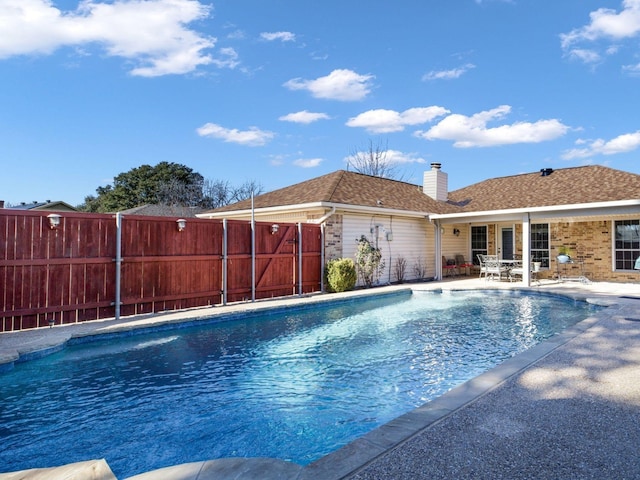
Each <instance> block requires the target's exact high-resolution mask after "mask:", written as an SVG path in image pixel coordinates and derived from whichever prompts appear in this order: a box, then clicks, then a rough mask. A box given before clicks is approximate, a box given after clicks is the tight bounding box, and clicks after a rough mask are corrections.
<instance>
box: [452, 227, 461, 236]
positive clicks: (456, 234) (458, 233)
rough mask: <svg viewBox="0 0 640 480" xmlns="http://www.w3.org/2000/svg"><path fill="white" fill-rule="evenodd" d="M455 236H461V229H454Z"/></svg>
mask: <svg viewBox="0 0 640 480" xmlns="http://www.w3.org/2000/svg"><path fill="white" fill-rule="evenodd" d="M453 234H454V235H455V236H456V237H458V236H459V235H460V230H459V229H457V228H454V229H453Z"/></svg>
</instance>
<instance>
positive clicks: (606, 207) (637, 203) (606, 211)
mask: <svg viewBox="0 0 640 480" xmlns="http://www.w3.org/2000/svg"><path fill="white" fill-rule="evenodd" d="M638 207H640V199H633V200H618V201H614V202H593V203H580V204H571V205H551V206H544V207H532V208H514V209H505V210H485V211H478V212H460V213H444V214H431V215H429V219H430V220H438V221H439V222H440V223H442V224H445V223H456V222H479V221H485V220H488V219H490V220H492V221H502V220H518V219H522V217H523V216H524V215H528V216H529V218H531V219H536V218H564V217H589V216H611V215H627V214H630V213H638Z"/></svg>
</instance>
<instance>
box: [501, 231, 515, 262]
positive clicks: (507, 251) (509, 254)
mask: <svg viewBox="0 0 640 480" xmlns="http://www.w3.org/2000/svg"><path fill="white" fill-rule="evenodd" d="M514 253H515V249H514V242H513V227H502V228H501V229H500V258H502V259H504V260H513V254H514Z"/></svg>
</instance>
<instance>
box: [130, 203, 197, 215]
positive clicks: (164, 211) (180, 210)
mask: <svg viewBox="0 0 640 480" xmlns="http://www.w3.org/2000/svg"><path fill="white" fill-rule="evenodd" d="M200 212H202V208H199V207H182V206H178V205H160V204H153V205H151V204H145V205H140V206H138V207H133V208H130V209H128V210H123V211H121V212H120V213H122V214H124V215H146V216H153V217H186V218H189V217H195V216H196V214H198V213H200Z"/></svg>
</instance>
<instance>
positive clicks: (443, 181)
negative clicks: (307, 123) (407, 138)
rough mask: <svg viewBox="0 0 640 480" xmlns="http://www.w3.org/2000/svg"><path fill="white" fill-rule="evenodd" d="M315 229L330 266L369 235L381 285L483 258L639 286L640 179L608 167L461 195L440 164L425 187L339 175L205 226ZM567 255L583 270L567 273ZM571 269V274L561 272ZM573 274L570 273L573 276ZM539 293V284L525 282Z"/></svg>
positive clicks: (508, 180) (435, 274)
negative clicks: (242, 222)
mask: <svg viewBox="0 0 640 480" xmlns="http://www.w3.org/2000/svg"><path fill="white" fill-rule="evenodd" d="M252 214H253V216H254V218H255V219H256V220H257V221H270V222H295V223H297V222H312V223H319V224H321V225H323V226H324V236H325V237H324V238H325V240H324V243H325V259H326V260H329V259H332V258H340V257H351V258H353V256H354V254H355V249H356V240H357V239H358V238H360V237H361V236H362V235H364V236H366V237H367V238H368V239H369V240H370V241H372V242H373V243H375V244H376V245H377V246H378V247H379V248H380V249H381V251H382V254H383V257H384V259H385V266H386V267H385V272H384V274H383V275H382V277H381V279H380V281H381V282H382V283H390V282H395V281H398V273H399V270H398V268H399V267H398V265H399V264H400V263H404V264H405V273H404V276H403V278H402V279H403V280H415V279H432V278H435V279H439V278H441V277H442V271H443V268H442V267H443V265H442V261H443V260H442V259H443V257H444V258H446V259H453V258H455V256H456V255H462V256H463V257H464V258H465V259H467V260H468V261H474V262H476V261H477V255H478V254H481V253H484V254H497V255H499V256H500V258H505V259H506V258H513V256H518V257H519V258H521V259H522V262H523V265H524V268H525V271H529V267H530V266H531V263H532V262H533V261H536V262H540V264H541V271H540V273H539V277H540V278H551V277H554V276H556V275H558V274H564V275H569V276H573V275H582V274H584V275H586V276H587V277H588V278H589V279H591V280H594V281H616V282H629V281H638V278H639V277H640V271H639V270H635V269H634V267H635V266H636V264H635V262H636V259H637V258H638V257H640V238H639V234H640V175H637V174H633V173H629V172H624V171H620V170H615V169H612V168H608V167H603V166H597V165H592V166H584V167H575V168H563V169H556V170H553V169H550V168H545V169H542V170H540V171H539V172H534V173H527V174H521V175H513V176H507V177H499V178H493V179H489V180H485V181H482V182H479V183H476V184H474V185H470V186H468V187H464V188H461V189H459V190H455V191H452V192H449V191H448V176H447V174H446V173H445V172H443V171H442V169H441V166H440V164H439V163H433V164H431V169H430V170H428V171H426V172H425V173H424V181H423V185H422V186H418V185H413V184H409V183H406V182H401V181H397V180H390V179H384V178H379V177H372V176H368V175H363V174H359V173H354V172H347V171H344V170H339V171H336V172H333V173H330V174H327V175H324V176H320V177H317V178H314V179H311V180H308V181H305V182H301V183H299V184H296V185H292V186H289V187H285V188H282V189H279V190H274V191H272V192H269V193H266V194H264V195H260V196H257V197H256V198H255V199H254V202H253V209H252V208H251V200H245V201H242V202H238V203H236V204H233V205H228V206H226V207H222V208H218V209H216V210H212V211H209V212H205V213H203V214H200V215H198V216H199V217H204V218H229V219H232V218H233V219H247V220H249V219H250V218H251V216H252ZM560 247H565V248H567V249H568V250H569V251H570V254H571V256H572V258H573V259H575V260H576V262H575V263H573V264H570V265H568V266H567V265H559V264H558V263H557V261H556V256H557V255H558V253H559V250H560ZM561 269H564V271H561ZM567 269H568V270H567ZM523 281H524V283H525V285H529V284H530V277H529V276H525V278H524V279H523Z"/></svg>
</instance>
